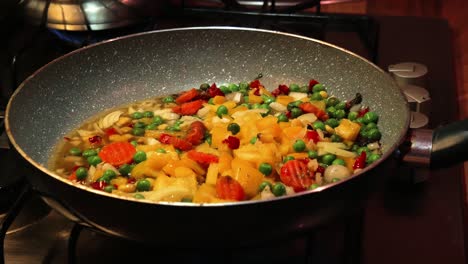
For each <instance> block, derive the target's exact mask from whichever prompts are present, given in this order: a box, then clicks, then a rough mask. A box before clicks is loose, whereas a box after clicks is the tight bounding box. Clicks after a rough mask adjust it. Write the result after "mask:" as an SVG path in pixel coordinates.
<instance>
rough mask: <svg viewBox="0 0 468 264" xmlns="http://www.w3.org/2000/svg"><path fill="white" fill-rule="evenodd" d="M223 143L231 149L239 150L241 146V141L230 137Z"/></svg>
mask: <svg viewBox="0 0 468 264" xmlns="http://www.w3.org/2000/svg"><path fill="white" fill-rule="evenodd" d="M223 143H225V144H227V145H228V147H229V148H230V149H238V148H239V146H240V140H239V139H238V138H236V137H233V136H229V137H228V138H226V139H225V140H223Z"/></svg>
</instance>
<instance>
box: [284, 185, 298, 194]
mask: <svg viewBox="0 0 468 264" xmlns="http://www.w3.org/2000/svg"><path fill="white" fill-rule="evenodd" d="M284 187H286V195H291V194H295V193H296V192H295V191H294V189H293V188H292V187H289V186H286V185H285V186H284Z"/></svg>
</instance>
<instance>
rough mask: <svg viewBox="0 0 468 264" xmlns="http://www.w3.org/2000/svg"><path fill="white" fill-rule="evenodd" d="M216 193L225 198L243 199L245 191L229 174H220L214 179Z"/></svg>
mask: <svg viewBox="0 0 468 264" xmlns="http://www.w3.org/2000/svg"><path fill="white" fill-rule="evenodd" d="M216 194H217V195H218V197H219V198H221V199H225V200H234V201H242V200H244V199H245V192H244V188H242V185H240V183H239V182H238V181H236V180H235V179H233V178H231V177H229V176H222V177H219V178H218V181H216Z"/></svg>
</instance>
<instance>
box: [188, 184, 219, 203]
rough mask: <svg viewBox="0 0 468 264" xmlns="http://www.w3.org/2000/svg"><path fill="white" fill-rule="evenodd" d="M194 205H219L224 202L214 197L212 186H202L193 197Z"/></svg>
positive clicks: (214, 191) (214, 189)
mask: <svg viewBox="0 0 468 264" xmlns="http://www.w3.org/2000/svg"><path fill="white" fill-rule="evenodd" d="M193 202H194V203H220V202H224V200H222V199H219V198H218V197H217V195H216V188H215V186H214V185H210V184H202V185H201V186H200V187H199V188H198V190H197V191H196V192H195V195H194V196H193Z"/></svg>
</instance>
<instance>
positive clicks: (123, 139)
mask: <svg viewBox="0 0 468 264" xmlns="http://www.w3.org/2000/svg"><path fill="white" fill-rule="evenodd" d="M132 137H133V136H132V135H130V134H123V135H119V134H114V135H110V136H109V140H110V141H111V142H127V141H129V140H130V139H131V138H132Z"/></svg>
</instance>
